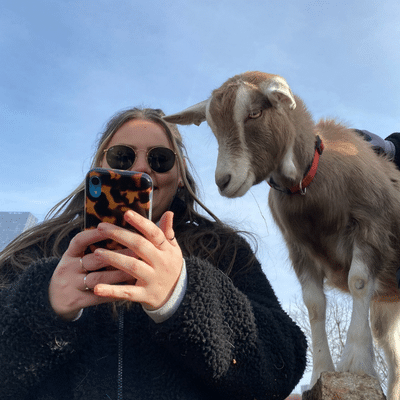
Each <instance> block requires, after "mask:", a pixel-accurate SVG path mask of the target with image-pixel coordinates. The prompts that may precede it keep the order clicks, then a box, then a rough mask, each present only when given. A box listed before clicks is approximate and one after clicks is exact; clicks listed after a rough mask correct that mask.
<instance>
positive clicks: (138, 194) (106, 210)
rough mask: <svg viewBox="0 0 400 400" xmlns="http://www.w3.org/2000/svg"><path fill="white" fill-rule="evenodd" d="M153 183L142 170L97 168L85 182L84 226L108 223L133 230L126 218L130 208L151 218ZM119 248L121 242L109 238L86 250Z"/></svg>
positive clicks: (90, 172)
mask: <svg viewBox="0 0 400 400" xmlns="http://www.w3.org/2000/svg"><path fill="white" fill-rule="evenodd" d="M152 199H153V182H152V180H151V178H150V176H149V175H147V174H145V173H142V172H135V171H123V170H115V169H105V168H94V169H92V170H90V171H89V172H88V174H87V175H86V181H85V229H93V228H96V227H97V225H98V224H99V223H100V222H109V223H111V224H114V225H117V226H121V227H123V228H126V229H129V230H131V231H134V230H135V229H134V228H133V227H132V226H131V225H130V224H128V223H127V222H126V221H125V220H124V214H125V212H126V211H128V210H134V211H136V212H137V213H139V214H141V215H143V216H144V217H146V218H148V219H151V206H152ZM99 247H101V248H105V249H109V250H118V249H122V248H124V246H122V245H121V244H119V243H117V242H115V241H113V240H111V239H108V240H103V241H101V242H97V243H94V244H92V245H90V246H89V247H88V248H87V251H86V252H87V253H90V252H93V251H94V250H95V249H96V248H99Z"/></svg>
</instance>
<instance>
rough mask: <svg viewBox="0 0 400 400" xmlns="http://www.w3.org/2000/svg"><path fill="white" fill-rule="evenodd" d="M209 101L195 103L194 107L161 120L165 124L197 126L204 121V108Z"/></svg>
mask: <svg viewBox="0 0 400 400" xmlns="http://www.w3.org/2000/svg"><path fill="white" fill-rule="evenodd" d="M208 102H209V99H207V100H204V101H202V102H201V103H197V104H195V105H194V106H191V107H189V108H187V109H186V110H183V111H181V112H179V113H176V114H171V115H166V116H165V117H163V119H164V120H165V121H167V122H171V123H173V124H179V125H191V124H195V125H197V126H199V125H200V124H201V123H202V122H204V121H205V120H206V108H207V104H208Z"/></svg>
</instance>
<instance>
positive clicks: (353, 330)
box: [338, 246, 377, 377]
mask: <svg viewBox="0 0 400 400" xmlns="http://www.w3.org/2000/svg"><path fill="white" fill-rule="evenodd" d="M348 285H349V290H350V293H351V295H352V297H353V311H352V314H351V322H350V326H349V330H348V332H347V340H346V346H345V348H344V350H343V353H342V356H341V359H340V363H339V365H338V370H339V371H348V372H354V373H366V374H369V375H372V376H374V377H377V374H376V372H375V369H374V351H373V344H372V334H371V329H370V326H369V320H368V312H369V306H370V301H371V298H372V295H373V293H374V279H373V277H372V276H371V275H370V273H369V270H368V266H367V264H366V263H365V262H364V261H363V259H362V253H361V250H360V249H359V248H358V247H357V246H355V247H354V250H353V259H352V262H351V266H350V271H349V276H348Z"/></svg>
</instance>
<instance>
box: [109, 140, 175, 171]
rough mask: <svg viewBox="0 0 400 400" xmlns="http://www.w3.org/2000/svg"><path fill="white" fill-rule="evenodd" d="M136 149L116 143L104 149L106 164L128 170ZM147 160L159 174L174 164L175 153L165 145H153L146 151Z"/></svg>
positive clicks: (133, 159)
mask: <svg viewBox="0 0 400 400" xmlns="http://www.w3.org/2000/svg"><path fill="white" fill-rule="evenodd" d="M139 151H144V150H136V149H134V148H133V147H130V146H128V145H125V144H118V145H116V146H112V147H110V148H109V149H107V150H104V153H105V155H106V160H107V163H108V165H109V166H110V167H111V168H112V169H122V170H128V169H130V168H131V167H132V165H133V164H134V163H135V159H136V157H137V153H138V152H139ZM146 158H147V162H148V164H149V166H150V168H151V169H152V170H153V171H154V172H157V173H159V174H162V173H163V172H168V171H169V170H171V169H172V167H173V166H174V165H175V153H174V152H173V151H172V150H171V149H168V148H167V147H153V148H151V149H149V150H148V151H147V157H146Z"/></svg>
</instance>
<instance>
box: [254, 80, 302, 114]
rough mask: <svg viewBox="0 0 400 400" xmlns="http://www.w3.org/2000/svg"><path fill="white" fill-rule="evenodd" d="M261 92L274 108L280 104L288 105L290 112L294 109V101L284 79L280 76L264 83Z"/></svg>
mask: <svg viewBox="0 0 400 400" xmlns="http://www.w3.org/2000/svg"><path fill="white" fill-rule="evenodd" d="M260 87H261V91H262V92H263V93H264V94H265V95H266V96H267V97H268V100H269V101H270V102H271V104H272V105H273V106H274V107H279V106H280V105H281V104H282V103H284V104H288V105H289V108H290V109H291V110H294V109H295V108H296V100H295V99H294V96H293V93H292V91H291V90H290V87H289V85H288V83H287V82H286V80H285V79H283V78H281V77H280V76H275V77H274V78H271V79H268V80H267V81H264V82H263V83H262V84H261V85H260Z"/></svg>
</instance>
